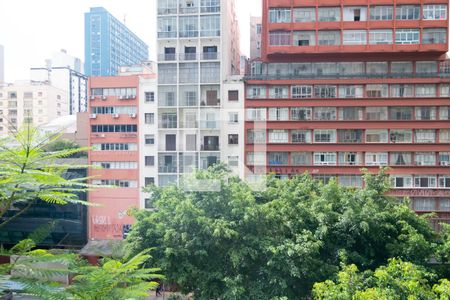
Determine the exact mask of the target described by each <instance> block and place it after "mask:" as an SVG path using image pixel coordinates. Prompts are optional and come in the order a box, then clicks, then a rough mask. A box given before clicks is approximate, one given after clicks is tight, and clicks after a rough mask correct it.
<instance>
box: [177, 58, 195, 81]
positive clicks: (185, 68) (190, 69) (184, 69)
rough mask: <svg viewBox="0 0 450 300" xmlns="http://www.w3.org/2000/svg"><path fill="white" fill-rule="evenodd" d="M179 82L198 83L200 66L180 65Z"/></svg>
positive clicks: (193, 64)
mask: <svg viewBox="0 0 450 300" xmlns="http://www.w3.org/2000/svg"><path fill="white" fill-rule="evenodd" d="M179 66H180V68H179V81H180V83H197V82H198V64H197V63H189V64H180V65H179Z"/></svg>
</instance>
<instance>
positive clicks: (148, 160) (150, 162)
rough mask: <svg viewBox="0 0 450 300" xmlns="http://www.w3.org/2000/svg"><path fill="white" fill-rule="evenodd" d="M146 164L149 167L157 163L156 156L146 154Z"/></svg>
mask: <svg viewBox="0 0 450 300" xmlns="http://www.w3.org/2000/svg"><path fill="white" fill-rule="evenodd" d="M145 165H146V166H147V167H149V166H154V165H155V157H154V156H146V157H145Z"/></svg>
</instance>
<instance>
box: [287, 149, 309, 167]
mask: <svg viewBox="0 0 450 300" xmlns="http://www.w3.org/2000/svg"><path fill="white" fill-rule="evenodd" d="M291 162H292V165H294V166H308V165H311V153H309V152H292V153H291Z"/></svg>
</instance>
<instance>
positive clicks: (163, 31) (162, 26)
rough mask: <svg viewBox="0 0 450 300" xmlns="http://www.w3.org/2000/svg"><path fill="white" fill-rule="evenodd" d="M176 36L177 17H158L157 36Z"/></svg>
mask: <svg viewBox="0 0 450 300" xmlns="http://www.w3.org/2000/svg"><path fill="white" fill-rule="evenodd" d="M176 37H177V18H176V17H164V18H162V17H159V18H158V38H176Z"/></svg>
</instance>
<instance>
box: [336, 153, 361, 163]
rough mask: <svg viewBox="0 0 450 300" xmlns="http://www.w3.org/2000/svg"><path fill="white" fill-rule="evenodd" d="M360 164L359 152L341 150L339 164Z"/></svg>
mask: <svg viewBox="0 0 450 300" xmlns="http://www.w3.org/2000/svg"><path fill="white" fill-rule="evenodd" d="M360 164H361V159H360V155H359V153H358V152H339V165H341V166H355V165H360Z"/></svg>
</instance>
